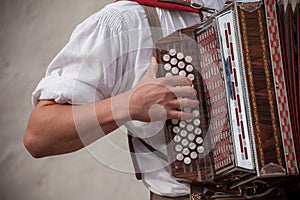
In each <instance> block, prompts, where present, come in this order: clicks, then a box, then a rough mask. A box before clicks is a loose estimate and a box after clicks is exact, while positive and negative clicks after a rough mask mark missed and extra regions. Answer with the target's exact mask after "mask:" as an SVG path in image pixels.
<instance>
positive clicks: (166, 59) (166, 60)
mask: <svg viewBox="0 0 300 200" xmlns="http://www.w3.org/2000/svg"><path fill="white" fill-rule="evenodd" d="M169 60H170V56H169V55H168V54H165V55H164V56H163V61H165V62H168V61H169Z"/></svg>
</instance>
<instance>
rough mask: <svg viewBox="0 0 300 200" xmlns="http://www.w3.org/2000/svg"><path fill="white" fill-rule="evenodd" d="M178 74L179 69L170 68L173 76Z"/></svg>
mask: <svg viewBox="0 0 300 200" xmlns="http://www.w3.org/2000/svg"><path fill="white" fill-rule="evenodd" d="M178 72H179V69H178V68H177V67H173V68H172V73H173V74H174V75H175V74H178Z"/></svg>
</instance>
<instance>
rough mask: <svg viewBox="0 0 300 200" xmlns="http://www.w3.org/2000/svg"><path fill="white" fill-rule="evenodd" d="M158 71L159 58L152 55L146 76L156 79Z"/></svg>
mask: <svg viewBox="0 0 300 200" xmlns="http://www.w3.org/2000/svg"><path fill="white" fill-rule="evenodd" d="M157 71H158V65H157V60H156V58H155V57H152V58H151V63H150V65H149V68H148V70H147V73H146V76H148V78H150V79H155V78H156V75H157Z"/></svg>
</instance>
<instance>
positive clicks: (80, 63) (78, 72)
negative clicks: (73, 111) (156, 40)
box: [32, 7, 128, 106]
mask: <svg viewBox="0 0 300 200" xmlns="http://www.w3.org/2000/svg"><path fill="white" fill-rule="evenodd" d="M126 31H127V25H126V23H125V20H124V19H122V15H121V14H120V13H119V12H118V11H116V10H114V9H113V8H110V7H107V8H104V9H103V10H101V11H100V12H98V13H96V14H94V15H93V16H91V17H89V18H88V19H87V20H85V21H84V22H82V23H81V24H79V25H78V26H77V27H76V28H75V30H74V31H73V33H72V35H71V37H70V40H69V42H68V43H67V44H66V46H65V47H64V48H63V49H62V50H61V51H60V52H59V53H58V55H57V56H56V57H55V58H54V59H53V61H52V62H51V63H50V65H49V66H48V68H47V71H46V74H45V77H44V78H42V79H41V81H40V82H39V84H38V85H37V87H36V89H35V90H34V92H33V93H32V103H33V105H34V106H35V105H36V104H37V103H38V101H39V100H42V99H47V100H49V99H53V100H55V102H57V103H60V104H63V103H69V104H86V103H91V102H95V101H98V100H101V99H104V98H107V97H109V96H110V94H111V92H112V90H113V87H114V84H115V80H116V78H117V77H116V76H117V75H118V74H120V73H122V69H121V68H122V67H121V66H122V65H123V64H124V63H123V62H124V60H126V58H124V56H123V57H122V58H120V55H124V54H125V52H126V51H127V43H128V42H126V41H127V40H128V39H127V34H126ZM116 60H118V61H116Z"/></svg>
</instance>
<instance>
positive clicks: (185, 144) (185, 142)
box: [181, 139, 189, 146]
mask: <svg viewBox="0 0 300 200" xmlns="http://www.w3.org/2000/svg"><path fill="white" fill-rule="evenodd" d="M181 144H182V146H187V145H188V144H189V141H188V140H187V139H183V140H182V141H181Z"/></svg>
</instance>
